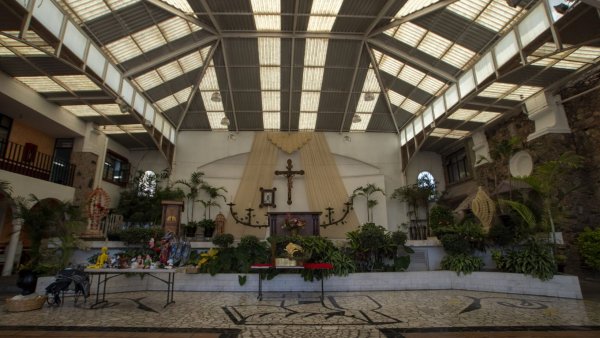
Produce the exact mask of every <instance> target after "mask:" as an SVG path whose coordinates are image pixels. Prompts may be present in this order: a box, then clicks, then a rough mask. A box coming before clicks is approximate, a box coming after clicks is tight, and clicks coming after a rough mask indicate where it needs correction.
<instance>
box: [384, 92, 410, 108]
mask: <svg viewBox="0 0 600 338" xmlns="http://www.w3.org/2000/svg"><path fill="white" fill-rule="evenodd" d="M388 97H389V98H390V103H391V104H393V105H394V106H396V107H400V105H401V104H402V102H403V101H404V100H405V99H406V97H404V96H402V95H400V94H398V93H396V92H395V91H393V90H391V89H390V90H388Z"/></svg>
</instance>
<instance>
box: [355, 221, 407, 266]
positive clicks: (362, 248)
mask: <svg viewBox="0 0 600 338" xmlns="http://www.w3.org/2000/svg"><path fill="white" fill-rule="evenodd" d="M346 236H347V237H348V240H349V243H348V244H349V251H350V254H351V256H352V257H353V259H354V261H355V263H356V268H357V270H358V271H389V270H392V271H404V270H406V268H407V267H408V264H406V261H407V260H408V263H410V256H408V254H410V253H413V250H412V249H411V248H409V247H407V246H406V245H405V243H406V238H407V236H406V234H403V233H402V232H399V231H396V232H393V233H391V232H388V231H387V230H386V229H385V228H384V227H382V226H380V225H376V224H374V223H366V224H364V225H362V226H361V227H359V228H358V229H356V230H354V231H350V232H349V233H347V234H346ZM400 257H407V258H402V259H400V260H396V259H397V258H400ZM390 262H393V264H392V265H390V264H389V263H390Z"/></svg>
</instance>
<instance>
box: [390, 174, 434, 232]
mask: <svg viewBox="0 0 600 338" xmlns="http://www.w3.org/2000/svg"><path fill="white" fill-rule="evenodd" d="M436 195H437V191H436V183H435V181H432V180H430V179H429V178H428V177H425V176H424V177H422V178H420V179H419V180H418V181H417V183H415V184H411V185H406V186H404V187H400V188H397V189H396V190H394V192H393V193H392V196H391V197H392V198H393V199H397V200H400V201H401V202H406V203H407V204H408V216H409V218H410V219H411V220H413V221H415V222H416V221H417V220H418V219H419V214H420V212H419V211H420V210H424V211H425V220H427V221H428V220H429V201H431V200H432V199H433V198H435V196H436Z"/></svg>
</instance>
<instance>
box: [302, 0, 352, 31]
mask: <svg viewBox="0 0 600 338" xmlns="http://www.w3.org/2000/svg"><path fill="white" fill-rule="evenodd" d="M342 3H343V0H313V2H312V7H311V9H310V14H311V16H310V17H309V19H308V27H307V31H309V32H311V31H313V32H314V31H316V32H329V31H331V28H332V27H333V24H334V23H335V18H336V16H337V14H338V12H339V11H340V7H342Z"/></svg>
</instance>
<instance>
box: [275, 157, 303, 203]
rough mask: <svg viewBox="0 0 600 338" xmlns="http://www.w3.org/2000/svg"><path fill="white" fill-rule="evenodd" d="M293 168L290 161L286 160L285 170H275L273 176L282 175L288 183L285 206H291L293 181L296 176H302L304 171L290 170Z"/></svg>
mask: <svg viewBox="0 0 600 338" xmlns="http://www.w3.org/2000/svg"><path fill="white" fill-rule="evenodd" d="M293 167H294V166H293V165H292V159H291V158H290V159H288V160H287V166H286V167H285V168H286V169H287V170H285V171H284V170H275V175H282V176H285V177H287V181H288V199H287V204H292V187H293V179H294V176H296V175H304V170H292V168H293Z"/></svg>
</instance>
